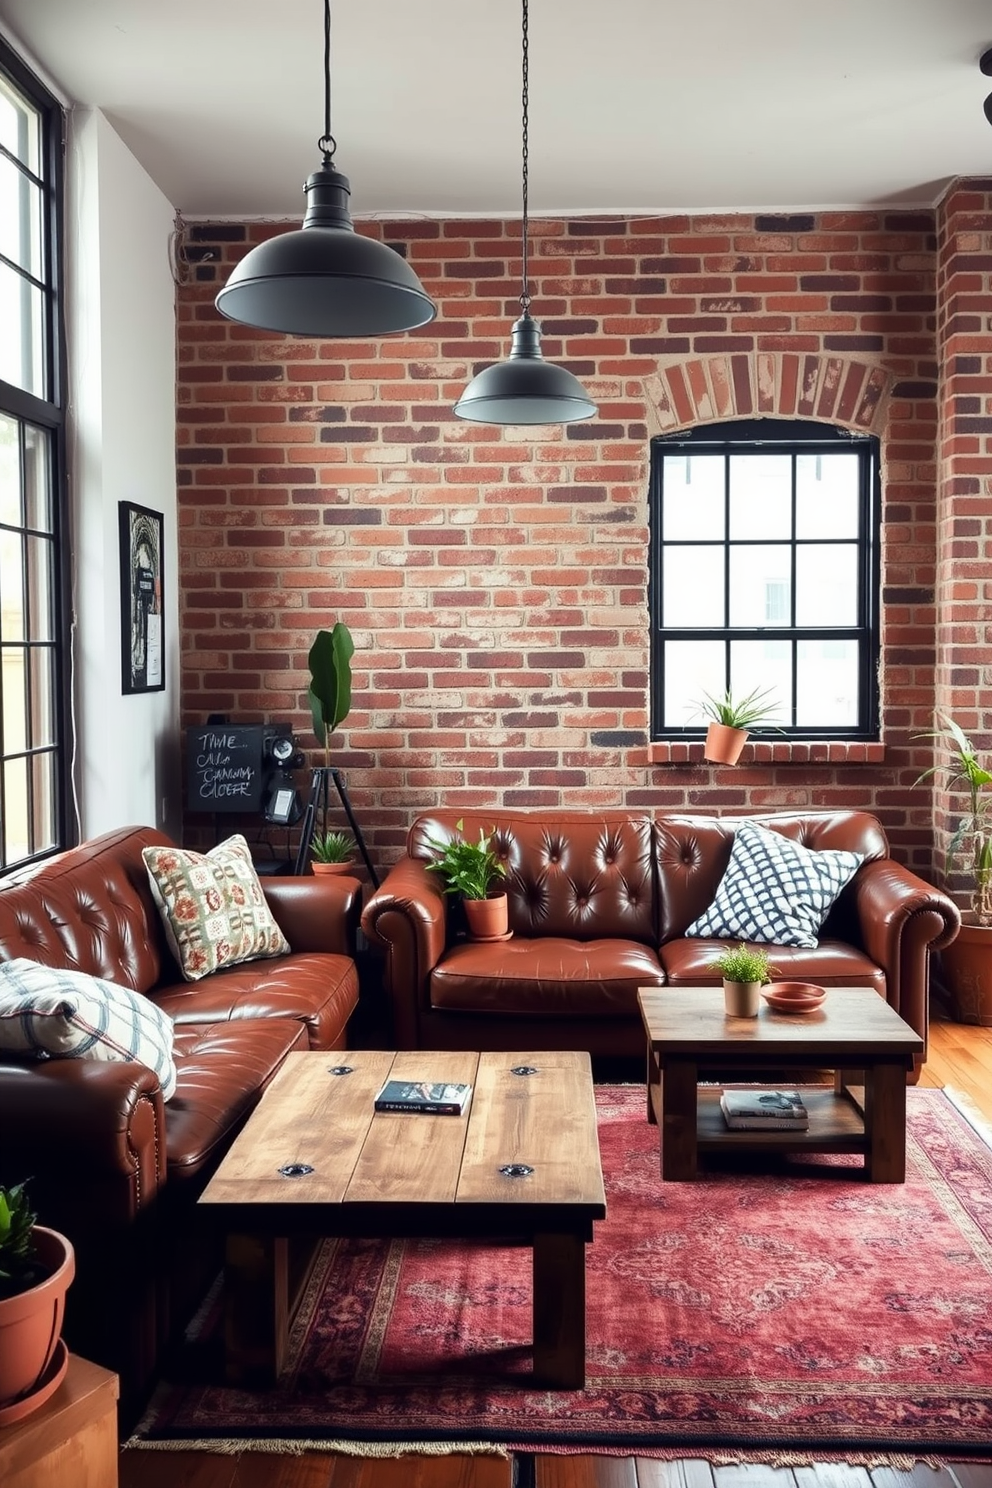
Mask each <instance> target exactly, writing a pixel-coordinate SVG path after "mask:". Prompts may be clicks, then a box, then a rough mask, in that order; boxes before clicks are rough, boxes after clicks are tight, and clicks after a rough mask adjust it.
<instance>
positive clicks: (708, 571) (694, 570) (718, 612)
mask: <svg viewBox="0 0 992 1488" xmlns="http://www.w3.org/2000/svg"><path fill="white" fill-rule="evenodd" d="M662 586H663V588H662V601H661V604H662V609H661V623H662V625H663V626H671V627H678V628H687V629H693V628H695V627H696V626H701V625H722V624H723V548H722V547H713V548H694V547H684V548H682V547H679V548H666V550H665V559H664V565H663V569H662Z"/></svg>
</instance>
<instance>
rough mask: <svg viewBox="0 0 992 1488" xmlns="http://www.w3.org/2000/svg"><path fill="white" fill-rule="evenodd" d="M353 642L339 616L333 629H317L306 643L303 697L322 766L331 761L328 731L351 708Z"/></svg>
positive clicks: (342, 718) (344, 717)
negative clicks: (307, 678)
mask: <svg viewBox="0 0 992 1488" xmlns="http://www.w3.org/2000/svg"><path fill="white" fill-rule="evenodd" d="M354 654H355V642H354V641H353V640H352V638H351V631H350V630H349V629H348V627H347V625H345V623H344V621H343V620H339V621H338V622H337V624H336V625H335V626H334V629H333V630H318V632H317V635H316V637H315V639H314V643H313V645H312V646H311V647H310V651H309V654H308V656H307V661H308V663H309V665H310V686H309V688H308V690H307V701H308V702H309V704H310V712H311V714H312V716H313V731H314V733H315V735H316V736H317V743H318V744H320V745H321V746H322V747H323V750H324V767H325V769H327V768H329V767H330V763H331V735H332V733H333V732H334V730H335V729H336V728H337V726H338V724H339V723H343V722H344V720H345V719H346V718H347V717H348V714H349V713H350V711H351V658H352V657H353V656H354Z"/></svg>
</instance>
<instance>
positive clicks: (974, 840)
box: [915, 713, 992, 925]
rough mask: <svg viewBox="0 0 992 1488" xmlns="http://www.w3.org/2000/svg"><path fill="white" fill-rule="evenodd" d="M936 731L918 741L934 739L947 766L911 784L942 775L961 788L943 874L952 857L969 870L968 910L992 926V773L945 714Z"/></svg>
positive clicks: (935, 768)
mask: <svg viewBox="0 0 992 1488" xmlns="http://www.w3.org/2000/svg"><path fill="white" fill-rule="evenodd" d="M937 721H938V723H939V724H940V728H938V729H934V730H933V731H932V732H930V733H928V734H920V735H918V736H917V737H918V738H922V739H935V740H937V741H939V742H940V743H941V744H943V745H944V747H945V748H946V749H947V750H948V751H949V753H950V756H951V763H950V764H942V763H938V764H936V765H933V766H932V767H931V768H930V769H929V770H924V772H923V774H922V775H920V776H919V777H918V778H917V780H916V781H915V784H916V785H919V784H920V782H921V781H923V780H927V779H928V778H929V777H930V776H934V775H937V776H939V775H943V776H944V777H945V780H946V783H947V786H948V788H949V789H951V790H961V789H963V790H964V791H965V793H966V795H967V802H968V804H967V809H966V810H965V812H964V814H963V815H962V817H961V819H960V821H959V822H958V824H957V826H956V828H955V829H954V833H953V835H952V837H951V840H950V843H949V844H948V848H947V854H946V858H945V868H944V871H945V872H948V871H949V870H950V867H951V864H952V863H953V862H954V860H955V858H959V859H962V860H963V861H964V862H965V863H966V864H967V865H968V868H969V869H970V872H971V884H970V897H971V908H972V910H973V912H974V915H975V919H976V920H977V921H978V923H979V924H980V925H992V790H990V786H992V771H989V770H987V769H986V767H985V766H984V765H983V764H982V763H981V761H980V760H979V758H978V751H977V750H976V748H975V746H974V745H973V744H972V742H971V740H970V739H969V738H968V736H967V734H965V732H964V730H963V729H962V728H961V726H960V725H959V724H958V723H955V721H954V719H953V718H951V717H949V716H948V715H947V714H946V713H938V714H937Z"/></svg>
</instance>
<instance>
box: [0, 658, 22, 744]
mask: <svg viewBox="0 0 992 1488" xmlns="http://www.w3.org/2000/svg"><path fill="white" fill-rule="evenodd" d="M2 654H3V747H4V750H5V752H6V753H7V754H13V753H16V752H17V751H18V750H21V749H26V748H27V742H28V705H27V676H26V673H25V670H24V667H25V655H24V647H23V646H4V648H3V653H2Z"/></svg>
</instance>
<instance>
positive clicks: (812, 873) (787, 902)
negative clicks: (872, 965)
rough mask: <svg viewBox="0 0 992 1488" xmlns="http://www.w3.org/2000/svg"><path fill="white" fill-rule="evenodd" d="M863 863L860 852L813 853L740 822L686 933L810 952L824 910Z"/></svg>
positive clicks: (763, 830) (829, 851)
mask: <svg viewBox="0 0 992 1488" xmlns="http://www.w3.org/2000/svg"><path fill="white" fill-rule="evenodd" d="M863 862H864V854H863V853H856V852H840V851H838V850H833V849H831V850H828V851H826V852H814V851H813V849H812V848H809V847H800V845H799V843H798V842H792V841H790V839H789V838H788V837H783V836H782V835H781V834H780V833H779V832H769V831H768V830H767V828H765V827H761V826H759V825H758V823H757V822H744V823H743V824H742V825H741V826H740V827H738V829H737V835H736V836H735V838H734V846H733V850H732V852H731V854H730V862H729V863H728V864H727V871H726V873H725V874H724V875H723V878H722V879H721V880H720V887H719V888H718V889H717V891H716V898H715V899H714V900H713V903H712V904H711V905H710V907H709V909H708V910H706V912H705V913H704V914H702V915H700V916H699V918H698V919H697V920H693V922H692V924H691V925H690V926H689V928H688V929H687V930H686V932H685V933H686V937H687V938H689V937H693V936H698V937H700V938H706V939H711V938H713V937H721V938H728V939H733V940H752V941H756V942H759V943H763V944H769V945H786V946H803V947H805V948H806V949H807V950H813V949H814V948H815V947H816V944H817V933H818V932H819V929H820V926H821V925H822V924H823V922H824V920H825V919H826V917H827V911H828V910H829V909H830V906H831V905H832V904H833V902H834V900H835V899H836V898H837V896H838V894H839V893H840V891H841V889H842V888H843V887H844V885H845V884H846V883H847V882H848V881H849V880H850V879H852V878H853V877H854V875H855V873H856V872H857V871H858V867H859V866H860V864H861V863H863Z"/></svg>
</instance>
